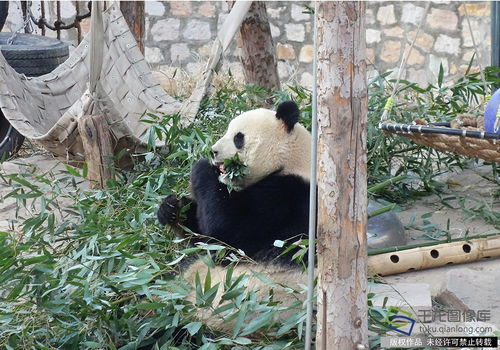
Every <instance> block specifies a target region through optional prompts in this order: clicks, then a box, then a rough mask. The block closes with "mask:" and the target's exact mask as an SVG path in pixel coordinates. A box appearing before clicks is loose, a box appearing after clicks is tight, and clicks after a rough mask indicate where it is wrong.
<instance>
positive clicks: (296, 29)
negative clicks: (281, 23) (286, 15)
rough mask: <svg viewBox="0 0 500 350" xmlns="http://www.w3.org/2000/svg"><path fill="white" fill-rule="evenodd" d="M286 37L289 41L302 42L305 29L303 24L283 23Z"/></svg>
mask: <svg viewBox="0 0 500 350" xmlns="http://www.w3.org/2000/svg"><path fill="white" fill-rule="evenodd" d="M285 32H286V38H287V39H288V40H290V41H298V42H303V41H304V38H305V35H306V31H305V28H304V25H303V24H292V23H287V24H285Z"/></svg>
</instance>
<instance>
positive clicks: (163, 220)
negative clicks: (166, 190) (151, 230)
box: [157, 194, 179, 226]
mask: <svg viewBox="0 0 500 350" xmlns="http://www.w3.org/2000/svg"><path fill="white" fill-rule="evenodd" d="M157 215H158V221H159V222H160V224H162V225H167V224H168V225H171V226H173V225H175V224H176V223H177V221H178V217H179V200H178V199H177V197H176V196H175V195H174V194H171V195H170V196H168V197H167V198H165V199H164V200H163V203H161V205H160V209H158V214H157Z"/></svg>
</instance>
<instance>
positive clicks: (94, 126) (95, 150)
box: [78, 115, 113, 188]
mask: <svg viewBox="0 0 500 350" xmlns="http://www.w3.org/2000/svg"><path fill="white" fill-rule="evenodd" d="M78 131H79V133H80V137H81V138H82V144H83V149H84V151H85V161H86V162H87V166H88V179H89V182H90V186H91V187H92V188H105V187H106V182H107V181H108V180H110V179H112V178H113V173H112V171H111V169H112V166H113V143H112V140H111V133H110V131H109V126H108V123H107V122H106V118H105V117H104V116H103V115H92V116H85V117H83V118H80V119H79V120H78Z"/></svg>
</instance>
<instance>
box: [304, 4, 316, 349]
mask: <svg viewBox="0 0 500 350" xmlns="http://www.w3.org/2000/svg"><path fill="white" fill-rule="evenodd" d="M317 9H318V2H317V1H315V2H314V29H313V30H314V36H313V47H314V60H313V91H312V116H311V118H312V120H311V179H310V183H309V186H310V187H309V239H308V244H309V245H308V259H307V264H308V265H307V311H306V339H305V350H310V349H311V344H312V322H313V297H314V261H315V259H314V253H315V250H316V245H315V244H314V243H315V239H316V204H317V203H316V187H317V177H316V173H317V169H316V168H317V163H318V106H317V87H318V84H317V75H318V72H317V59H318V44H317V39H316V37H317V33H318V23H317V18H316V16H317Z"/></svg>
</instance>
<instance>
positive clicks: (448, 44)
mask: <svg viewBox="0 0 500 350" xmlns="http://www.w3.org/2000/svg"><path fill="white" fill-rule="evenodd" d="M434 50H436V52H440V53H445V54H449V55H458V54H459V53H460V38H452V37H450V36H448V35H445V34H439V36H438V37H437V39H436V42H435V43H434Z"/></svg>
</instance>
